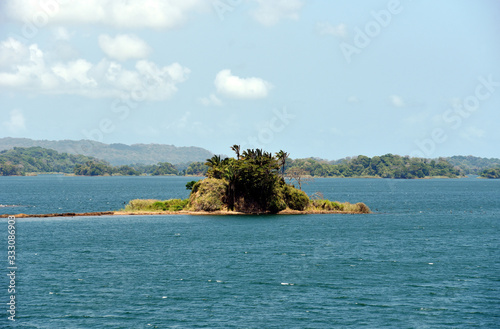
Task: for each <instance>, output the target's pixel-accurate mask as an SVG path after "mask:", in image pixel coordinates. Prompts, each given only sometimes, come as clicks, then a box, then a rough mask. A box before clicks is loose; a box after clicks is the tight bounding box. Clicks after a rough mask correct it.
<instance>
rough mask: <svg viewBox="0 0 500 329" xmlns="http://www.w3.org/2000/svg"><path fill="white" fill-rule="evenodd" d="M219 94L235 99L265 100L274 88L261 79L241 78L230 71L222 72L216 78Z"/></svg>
mask: <svg viewBox="0 0 500 329" xmlns="http://www.w3.org/2000/svg"><path fill="white" fill-rule="evenodd" d="M214 83H215V87H216V88H217V92H219V93H221V94H224V95H226V96H229V97H233V98H244V99H256V98H264V97H266V96H267V95H268V93H269V91H270V90H271V88H272V87H273V86H272V84H270V83H269V82H267V81H265V80H263V79H261V78H255V77H251V78H240V77H238V76H236V75H232V74H231V71H230V70H227V69H226V70H222V71H220V72H219V73H217V76H216V77H215V81H214Z"/></svg>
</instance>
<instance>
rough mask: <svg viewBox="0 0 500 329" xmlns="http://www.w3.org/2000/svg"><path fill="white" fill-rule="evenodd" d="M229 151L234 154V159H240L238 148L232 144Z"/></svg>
mask: <svg viewBox="0 0 500 329" xmlns="http://www.w3.org/2000/svg"><path fill="white" fill-rule="evenodd" d="M231 150H233V151H234V152H235V153H236V159H237V160H239V159H240V146H239V145H236V144H234V145H233V146H231Z"/></svg>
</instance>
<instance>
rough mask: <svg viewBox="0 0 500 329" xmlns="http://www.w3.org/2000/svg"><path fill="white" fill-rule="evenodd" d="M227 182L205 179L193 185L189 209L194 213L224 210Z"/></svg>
mask: <svg viewBox="0 0 500 329" xmlns="http://www.w3.org/2000/svg"><path fill="white" fill-rule="evenodd" d="M227 186H228V185H227V181H226V180H223V179H216V178H206V179H204V180H201V181H198V182H196V184H194V185H193V189H192V191H191V195H190V196H189V208H190V209H192V210H195V211H216V210H222V209H223V208H224V199H225V196H226V191H227Z"/></svg>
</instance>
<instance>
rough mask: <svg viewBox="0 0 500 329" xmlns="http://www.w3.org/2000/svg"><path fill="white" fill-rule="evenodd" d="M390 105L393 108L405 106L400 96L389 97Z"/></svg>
mask: <svg viewBox="0 0 500 329" xmlns="http://www.w3.org/2000/svg"><path fill="white" fill-rule="evenodd" d="M390 101H391V104H392V105H393V106H395V107H404V106H405V105H406V104H405V102H404V101H403V99H402V98H401V97H400V96H397V95H391V97H390Z"/></svg>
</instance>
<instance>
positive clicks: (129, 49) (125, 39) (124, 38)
mask: <svg viewBox="0 0 500 329" xmlns="http://www.w3.org/2000/svg"><path fill="white" fill-rule="evenodd" d="M99 47H101V49H102V51H104V53H105V54H106V55H108V56H109V57H110V58H113V59H117V60H119V61H122V62H123V61H126V60H128V59H142V58H146V57H147V56H148V55H149V53H150V52H151V48H150V47H149V46H148V44H147V43H146V42H144V41H143V40H141V39H140V38H138V37H137V36H135V35H129V34H119V35H117V36H116V37H114V38H112V37H110V36H109V35H107V34H103V35H100V36H99Z"/></svg>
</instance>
